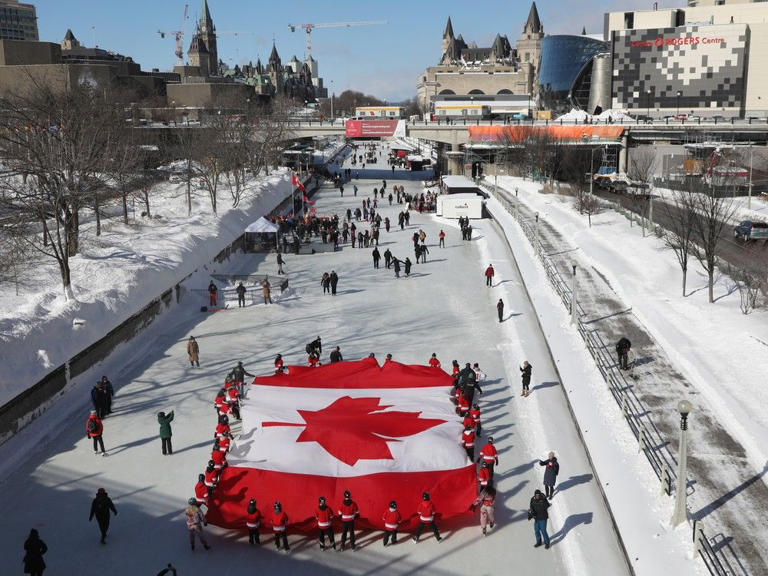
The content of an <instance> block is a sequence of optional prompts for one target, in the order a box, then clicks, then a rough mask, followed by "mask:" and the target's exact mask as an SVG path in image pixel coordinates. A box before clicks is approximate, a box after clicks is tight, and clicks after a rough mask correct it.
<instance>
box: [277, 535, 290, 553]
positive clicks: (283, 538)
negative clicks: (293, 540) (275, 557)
mask: <svg viewBox="0 0 768 576" xmlns="http://www.w3.org/2000/svg"><path fill="white" fill-rule="evenodd" d="M281 544H282V547H283V548H285V549H286V550H290V549H291V547H290V546H288V536H286V534H285V531H283V532H275V547H276V548H277V549H278V550H280V546H281Z"/></svg>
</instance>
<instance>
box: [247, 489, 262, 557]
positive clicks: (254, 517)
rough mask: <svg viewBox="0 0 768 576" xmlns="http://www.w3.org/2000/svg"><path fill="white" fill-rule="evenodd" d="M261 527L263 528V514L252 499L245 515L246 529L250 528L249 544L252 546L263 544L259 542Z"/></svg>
mask: <svg viewBox="0 0 768 576" xmlns="http://www.w3.org/2000/svg"><path fill="white" fill-rule="evenodd" d="M259 526H261V512H259V509H258V508H257V507H256V500H254V499H253V498H251V500H250V502H248V510H246V514H245V527H246V528H248V543H249V544H250V545H251V546H253V545H254V544H261V541H260V540H259Z"/></svg>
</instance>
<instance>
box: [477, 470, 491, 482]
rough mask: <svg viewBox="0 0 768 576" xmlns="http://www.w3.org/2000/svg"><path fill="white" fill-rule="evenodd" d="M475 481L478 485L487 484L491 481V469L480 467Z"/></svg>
mask: <svg viewBox="0 0 768 576" xmlns="http://www.w3.org/2000/svg"><path fill="white" fill-rule="evenodd" d="M477 481H478V482H479V483H480V486H488V482H490V481H491V471H490V470H489V469H488V468H480V470H479V471H478V473H477Z"/></svg>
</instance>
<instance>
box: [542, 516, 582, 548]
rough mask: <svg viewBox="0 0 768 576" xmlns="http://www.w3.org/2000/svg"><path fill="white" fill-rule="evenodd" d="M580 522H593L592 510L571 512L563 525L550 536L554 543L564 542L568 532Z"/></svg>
mask: <svg viewBox="0 0 768 576" xmlns="http://www.w3.org/2000/svg"><path fill="white" fill-rule="evenodd" d="M580 524H592V512H582V513H581V514H571V515H570V516H568V518H566V519H565V522H564V523H563V527H562V528H560V530H558V531H557V532H555V533H554V534H552V535H551V536H550V540H551V541H552V544H557V543H558V542H562V541H563V540H564V539H565V537H566V536H567V535H568V532H570V531H571V530H573V529H574V528H576V526H579V525H580Z"/></svg>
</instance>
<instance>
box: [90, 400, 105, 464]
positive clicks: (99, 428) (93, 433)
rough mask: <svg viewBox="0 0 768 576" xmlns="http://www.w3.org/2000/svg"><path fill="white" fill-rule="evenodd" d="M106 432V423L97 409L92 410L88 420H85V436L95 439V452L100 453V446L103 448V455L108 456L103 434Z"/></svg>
mask: <svg viewBox="0 0 768 576" xmlns="http://www.w3.org/2000/svg"><path fill="white" fill-rule="evenodd" d="M103 433H104V424H102V422H101V418H99V416H98V414H96V410H91V414H90V416H88V420H86V421H85V437H86V438H91V439H93V453H94V454H98V453H99V448H101V455H102V456H106V455H107V451H106V450H104V439H103V438H102V437H101V435H102V434H103Z"/></svg>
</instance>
